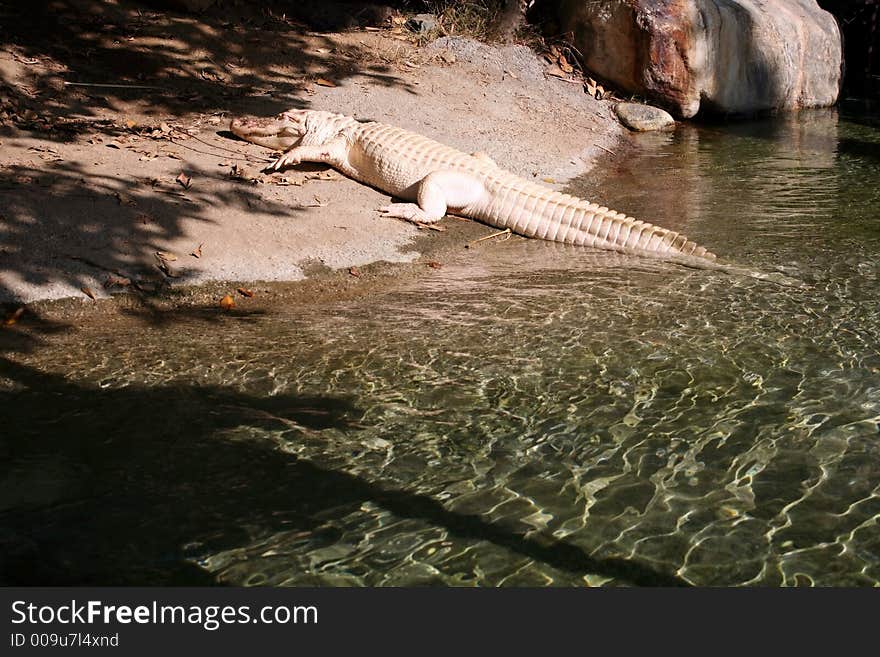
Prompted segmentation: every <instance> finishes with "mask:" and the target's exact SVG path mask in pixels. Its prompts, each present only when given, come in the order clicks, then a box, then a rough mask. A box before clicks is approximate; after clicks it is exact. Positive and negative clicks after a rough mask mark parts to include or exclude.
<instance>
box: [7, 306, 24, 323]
mask: <svg viewBox="0 0 880 657" xmlns="http://www.w3.org/2000/svg"><path fill="white" fill-rule="evenodd" d="M23 314H24V306H22V307H20V308H16V309H15V310H13V311H12V312H11V313H9V314H8V315H6V317H5V318H4V320H3V325H4V326H12V325H13V324H15V323H16V322H17V321H18V320H19V319H21V316H22V315H23Z"/></svg>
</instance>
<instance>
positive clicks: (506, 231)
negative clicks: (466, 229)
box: [464, 228, 512, 249]
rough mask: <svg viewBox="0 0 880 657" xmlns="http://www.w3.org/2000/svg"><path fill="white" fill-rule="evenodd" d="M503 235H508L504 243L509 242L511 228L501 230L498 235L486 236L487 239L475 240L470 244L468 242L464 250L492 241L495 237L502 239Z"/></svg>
mask: <svg viewBox="0 0 880 657" xmlns="http://www.w3.org/2000/svg"><path fill="white" fill-rule="evenodd" d="M502 235H507V237H506V238H505V239H504V241H507V240H509V239H510V235H512V233H511V231H510V228H505V229H504V230H499V231H498V232H497V233H492V234H491V235H486V236H485V237H479V238H477V239H475V240H471V241H470V242H468V243H467V244H465V245H464V248H466V249H469V248H471V246H473V245H474V244H476V243H477V242H484V241H485V240H491V239H493V238H495V237H501V236H502Z"/></svg>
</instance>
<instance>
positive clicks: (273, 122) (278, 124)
mask: <svg viewBox="0 0 880 657" xmlns="http://www.w3.org/2000/svg"><path fill="white" fill-rule="evenodd" d="M229 131H230V132H231V133H232V134H234V135H235V136H236V137H240V138H241V139H244V140H245V141H249V142H251V143H254V144H257V145H259V146H265V147H266V148H271V149H272V150H276V151H286V150H287V149H288V148H290V147H291V146H293V145H294V144H296V143H297V142H298V141H299V140H300V139H301V138H302V132H301V131H300V129H299V124H298V123H294V122H293V121H291V120H290V119H289V118H288V116H287V115H286V114H280V115H278V116H277V117H269V118H258V117H235V118H234V119H232V121H231V122H230V124H229Z"/></svg>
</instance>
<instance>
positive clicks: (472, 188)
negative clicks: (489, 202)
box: [379, 171, 486, 224]
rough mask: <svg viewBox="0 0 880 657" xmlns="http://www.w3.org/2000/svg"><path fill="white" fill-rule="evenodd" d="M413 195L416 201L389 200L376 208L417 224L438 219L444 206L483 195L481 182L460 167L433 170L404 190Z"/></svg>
mask: <svg viewBox="0 0 880 657" xmlns="http://www.w3.org/2000/svg"><path fill="white" fill-rule="evenodd" d="M404 194H405V196H408V197H410V198H412V197H415V198H416V201H417V202H416V203H392V204H391V205H386V206H384V207H381V208H379V212H381V213H383V214H384V215H386V216H388V217H395V218H397V219H406V220H407V221H412V222H413V223H417V224H433V223H437V222H438V221H440V220H441V219H442V218H443V217H444V216H445V215H446V211H447V210H461V209H462V208H466V207H469V206H473V205H474V204H476V203H478V202H479V201H480V200H482V199H483V198H484V197H485V195H486V188H485V187H483V183H482V182H481V181H480V180H479V179H478V178H475V177H474V176H472V175H470V174H467V173H462V172H460V171H433V172H431V173H429V174H428V175H427V176H425V177H424V178H422V179H421V180H420V181H419V182H417V183H416V184H415V185H413V186H412V187H411V188H410V189H408V190H406V191H405V192H404Z"/></svg>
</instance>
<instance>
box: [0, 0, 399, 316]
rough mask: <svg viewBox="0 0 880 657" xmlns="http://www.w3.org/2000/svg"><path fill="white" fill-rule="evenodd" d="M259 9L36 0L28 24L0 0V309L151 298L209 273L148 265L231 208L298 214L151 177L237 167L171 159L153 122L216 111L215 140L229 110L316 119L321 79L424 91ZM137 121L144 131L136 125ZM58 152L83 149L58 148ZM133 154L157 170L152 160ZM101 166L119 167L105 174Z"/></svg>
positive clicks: (353, 46) (369, 58) (192, 152)
mask: <svg viewBox="0 0 880 657" xmlns="http://www.w3.org/2000/svg"><path fill="white" fill-rule="evenodd" d="M331 4H332V3H331ZM260 5H261V6H260V7H258V8H255V7H252V6H250V5H249V4H248V3H234V4H231V3H221V5H220V6H218V8H217V10H216V11H212V12H210V13H207V14H204V15H200V16H193V15H185V14H180V13H174V12H159V11H154V10H150V9H149V8H147V9H145V5H144V4H143V3H136V2H132V1H130V0H123V1H121V2H109V1H99V0H52V1H50V0H35V1H34V2H32V3H30V4H29V5H28V7H27V10H26V11H24V10H22V7H21V5H20V3H18V2H10V1H3V0H0V140H2V143H3V148H4V150H5V153H4V155H6V157H5V158H4V161H3V162H2V165H3V166H2V170H0V301H20V300H22V299H23V298H24V297H22V296H21V295H19V294H17V293H16V292H15V288H17V287H18V285H16V284H10V283H9V281H10V280H13V281H16V283H18V284H24V285H29V286H43V285H48V284H58V285H60V286H62V287H64V295H65V296H71V294H78V293H79V292H78V290H79V289H80V288H81V287H83V286H86V285H94V282H92V283H88V281H89V280H92V281H94V280H95V278H96V277H100V278H102V279H104V277H105V276H112V277H115V278H129V279H130V278H132V277H136V278H141V279H143V282H144V285H143V286H142V288H141V290H140V291H141V292H144V293H151V292H153V291H155V289H157V288H161V287H162V286H163V285H164V284H166V283H169V282H173V283H184V282H186V281H187V280H189V278H190V274H191V273H192V271H197V270H198V268H199V263H198V262H195V261H193V260H191V259H187V260H186V262H185V263H184V262H180V261H178V262H177V263H176V265H174V266H173V268H175V271H174V273H173V274H172V275H171V276H165V274H164V273H163V272H162V271H160V272H159V273H158V275H157V271H156V267H155V265H156V264H159V265H160V268H161V266H162V263H155V262H151V259H152V257H153V254H154V253H155V251H157V250H161V249H162V248H163V247H162V243H167V242H168V241H170V240H173V239H175V238H179V237H182V236H183V235H185V234H187V233H186V232H185V230H184V224H185V222H186V221H187V220H195V221H196V222H212V221H219V220H221V218H223V219H225V220H228V215H226V216H225V215H224V214H223V212H224V210H236V209H238V210H241V211H242V212H250V211H251V210H253V209H258V210H259V211H261V212H262V213H264V214H269V215H276V216H280V215H282V214H283V215H285V216H286V215H291V214H295V213H296V212H298V210H297V208H296V207H290V206H284V205H282V204H281V203H273V202H272V201H267V200H266V198H265V197H266V194H260V193H259V192H258V191H257V190H256V189H255V188H252V187H249V186H248V185H247V184H225V183H224V184H222V185H214V186H213V188H211V187H210V186H208V187H204V186H198V185H194V186H193V187H192V188H191V189H186V190H183V189H180V188H179V187H178V186H177V185H176V184H175V183H174V182H173V176H174V175H176V174H171V178H170V179H168V180H165V181H164V183H165V185H164V186H163V185H159V184H157V182H159V181H157V179H151V178H150V176H149V175H148V174H147V171H153V172H154V174H153V175H158V174H155V172H156V171H159V170H163V171H166V173H167V170H168V169H170V167H173V166H174V163H173V162H171V161H169V160H168V159H165V158H166V157H175V158H176V159H180V158H181V157H186V158H188V159H191V160H192V159H193V158H195V159H194V160H193V161H195V162H197V164H196V165H195V169H194V170H191V171H189V170H188V171H187V173H188V174H189V175H191V176H194V177H195V176H199V177H200V178H201V179H202V180H204V179H205V178H208V179H212V180H214V181H216V180H217V179H218V178H220V177H222V176H223V175H224V172H226V171H229V169H225V170H223V171H218V170H217V169H213V170H211V169H210V167H213V166H215V164H216V163H218V162H222V161H223V160H224V159H231V160H235V159H236V158H235V157H232V156H231V155H230V153H229V152H228V151H230V150H232V149H230V148H228V147H224V146H223V145H222V143H221V144H220V145H218V144H213V147H214V148H213V149H212V148H210V146H211V145H209V147H207V148H206V147H205V146H204V144H202V143H199V140H198V138H197V137H196V136H195V135H193V136H192V137H194V138H189V139H188V141H183V140H173V143H174V144H175V146H177V147H179V148H178V150H177V153H176V154H172V155H169V154H168V153H167V152H166V151H167V150H168V149H167V148H166V147H167V146H168V145H169V143H170V142H171V141H172V140H170V139H168V135H167V134H166V135H160V136H159V137H155V136H153V137H151V136H150V135H149V134H148V132H149V131H148V130H147V128H146V126H147V125H150V126H155V125H159V124H160V123H161V122H163V121H168V122H170V123H172V124H173V120H174V119H175V118H180V117H184V116H187V117H193V116H194V115H199V116H202V115H204V114H212V115H213V119H214V120H215V121H214V122H213V126H215V127H213V129H214V130H216V129H217V128H216V126H220V125H221V124H222V123H223V121H224V120H225V119H224V118H223V117H222V116H221V115H224V114H227V113H239V112H241V113H254V114H261V115H270V114H274V113H277V112H279V111H282V110H285V109H288V108H290V107H307V106H308V105H309V101H308V98H309V93H308V92H309V91H310V90H311V88H312V86H313V83H314V81H315V80H319V79H327V80H332V81H334V84H342V83H343V81H345V80H346V79H348V78H351V77H352V76H362V77H364V78H367V79H369V80H370V81H371V82H372V83H373V84H381V85H391V86H400V87H401V88H403V89H406V90H408V91H410V92H412V93H414V91H413V90H412V89H411V88H410V87H409V85H408V84H407V83H406V82H404V81H402V80H401V79H399V78H398V77H397V76H396V75H395V73H394V69H393V66H390V65H389V64H388V63H386V62H383V61H382V60H381V58H379V57H377V56H375V53H374V52H372V51H371V49H370V48H369V47H368V46H367V45H364V44H359V43H357V42H355V40H353V39H352V40H349V41H348V42H347V43H349V45H346V46H344V47H342V46H339V44H338V43H337V42H335V41H334V40H333V39H332V38H331V37H330V36H327V35H323V34H316V33H311V32H309V30H308V29H307V27H306V26H305V25H304V24H303V23H301V22H298V21H296V20H292V19H290V18H288V17H287V16H286V15H285V14H284V13H283V12H284V7H285V3H281V2H278V3H260ZM267 7H268V8H267ZM77 85H87V86H77ZM94 85H97V86H94ZM129 112H131V114H132V115H134V116H137V117H138V121H143V122H144V126H135V125H132V122H131V121H130V120H128V119H129V114H128V113H129ZM143 117H147V118H146V119H144V118H143ZM181 120H182V119H181ZM202 120H203V118H199V119H197V121H202ZM202 127H203V128H204V127H205V126H202ZM174 129H175V130H176V128H174ZM145 130H146V132H145ZM202 135H203V136H204V135H205V132H202ZM126 138H129V139H139V140H140V141H138V142H137V145H132V144H130V143H129V144H125V145H124V146H123V147H120V148H122V149H123V150H118V151H116V152H115V153H114V154H112V156H107V157H106V158H105V157H104V155H107V154H108V153H109V151H107V149H106V146H107V145H110V146H113V145H114V141H115V140H117V139H119V140H124V139H126ZM87 139H88V140H89V142H90V143H92V145H91V146H89V145H88V144H87V143H86V140H87ZM102 139H103V141H100V140H102ZM151 139H152V141H151ZM96 140H98V142H96ZM162 140H164V143H163V141H162ZM61 144H63V145H64V146H63V148H64V149H71V150H62V151H61V152H60V153H61V155H59V154H58V151H57V150H54V151H53V146H54V147H57V148H62V147H61ZM181 148H182V149H186V150H187V152H184V151H181V150H180V149H181ZM126 149H127V150H126ZM147 151H151V152H152V153H148V152H147ZM132 152H136V153H146V154H145V155H144V156H143V157H141V160H144V159H147V160H150V158H158V159H156V160H155V162H154V163H152V164H150V163H149V162H148V163H142V162H141V161H138V159H137V158H136V157H134V158H133V157H130V154H131V153H132ZM102 153H103V154H102ZM239 155H241V154H240V153H239ZM61 156H63V157H64V158H65V159H68V158H69V161H65V160H64V159H61ZM200 156H201V160H199V159H198V158H199V157H200ZM206 156H207V157H206ZM98 159H106V160H109V161H110V162H114V163H115V170H112V171H111V170H110V167H109V165H108V166H105V167H104V169H100V168H99V166H98V165H99V163H98V162H95V160H98ZM248 159H250V156H248ZM151 166H152V169H151V168H150V167H151ZM163 167H164V169H163ZM198 167H202V168H201V169H199V168H198ZM188 168H193V165H192V164H189V165H188ZM169 182H170V183H171V184H170V187H169V185H168V184H167V183H169ZM238 182H241V183H244V181H238ZM192 225H193V224H192V223H190V224H189V226H190V228H192ZM196 246H197V244H193V248H195V247H196ZM151 250H152V253H151ZM188 269H189V270H191V271H187V270H188ZM54 296H58V295H54Z"/></svg>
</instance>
